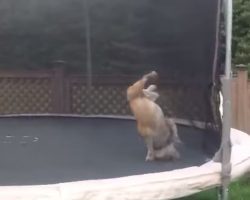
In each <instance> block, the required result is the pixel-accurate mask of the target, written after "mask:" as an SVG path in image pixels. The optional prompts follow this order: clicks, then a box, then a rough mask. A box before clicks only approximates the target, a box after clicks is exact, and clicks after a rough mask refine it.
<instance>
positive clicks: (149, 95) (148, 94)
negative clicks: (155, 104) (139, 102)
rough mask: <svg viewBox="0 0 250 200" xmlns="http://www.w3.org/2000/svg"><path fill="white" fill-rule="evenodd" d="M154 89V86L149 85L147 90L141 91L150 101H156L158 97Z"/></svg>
mask: <svg viewBox="0 0 250 200" xmlns="http://www.w3.org/2000/svg"><path fill="white" fill-rule="evenodd" d="M156 89H157V87H156V85H150V86H148V88H147V89H143V94H144V95H145V97H146V98H148V99H150V100H151V101H156V100H157V99H158V98H159V96H160V95H159V94H158V92H156V91H155V90H156Z"/></svg>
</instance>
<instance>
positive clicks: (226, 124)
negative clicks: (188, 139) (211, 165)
mask: <svg viewBox="0 0 250 200" xmlns="http://www.w3.org/2000/svg"><path fill="white" fill-rule="evenodd" d="M223 3H224V6H223V8H224V15H225V28H226V55H225V72H224V75H223V76H222V79H221V81H222V93H223V122H222V143H221V150H222V152H221V165H222V174H221V183H222V185H221V195H220V197H221V200H228V199H229V197H228V187H229V184H230V177H231V162H230V160H231V140H230V131H231V55H232V54H231V45H232V18H233V2H232V0H224V2H223Z"/></svg>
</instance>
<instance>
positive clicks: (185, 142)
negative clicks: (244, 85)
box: [0, 0, 250, 200]
mask: <svg viewBox="0 0 250 200" xmlns="http://www.w3.org/2000/svg"><path fill="white" fill-rule="evenodd" d="M23 2H24V1H20V0H13V1H9V0H3V1H1V3H0V6H1V13H2V16H1V19H2V20H1V21H0V25H1V27H3V29H2V30H1V34H0V39H1V41H2V43H3V45H1V46H0V55H1V59H0V64H1V66H6V67H7V68H13V67H14V68H17V69H18V70H19V69H21V68H22V67H24V66H26V68H25V70H24V71H21V72H20V71H19V72H18V73H16V72H15V73H14V74H13V73H12V72H10V71H8V70H7V71H3V73H0V84H1V87H0V88H1V90H0V114H1V115H0V199H3V200H5V199H6V200H23V199H25V200H38V199H39V200H112V199H118V200H139V199H140V200H162V199H164V200H165V199H176V198H180V197H184V196H188V195H191V194H194V193H197V192H200V191H203V190H206V189H210V188H215V187H218V188H220V190H219V191H220V193H219V194H220V195H219V196H220V197H221V198H222V199H223V200H227V195H228V190H227V188H228V185H229V184H230V182H231V181H234V180H236V179H237V178H239V177H242V176H244V175H245V174H246V173H248V172H250V136H249V135H247V134H246V133H244V132H241V131H239V130H236V129H230V127H231V118H230V116H231V113H230V110H231V104H230V101H231V100H230V96H231V94H230V80H231V32H232V1H231V0H227V1H222V0H210V1H207V0H187V1H179V0H175V1H167V0H164V1H161V0H159V1H152V0H140V1H126V0H108V1H103V0H91V1H90V0H82V1H71V0H54V1H51V0H44V1H40V0H32V1H29V2H27V1H25V3H23ZM52 63H53V66H52V65H51V64H52ZM54 65H57V66H56V69H54V67H55V66H54ZM45 66H48V68H50V69H46V70H45V69H44V67H45ZM37 67H38V68H41V69H43V70H44V71H42V70H41V71H38V72H36V69H37ZM52 68H53V69H52ZM28 69H32V70H33V71H32V70H28ZM153 70H154V71H156V72H157V73H158V74H159V79H160V81H159V82H158V83H157V86H159V94H160V97H159V102H158V101H157V103H159V104H160V106H161V108H162V109H163V111H164V114H166V113H168V114H169V116H170V115H171V117H172V118H174V120H175V121H176V123H177V126H178V132H179V136H180V139H181V141H182V144H179V145H178V146H177V148H178V150H179V151H180V156H181V157H180V159H179V160H175V161H151V162H146V161H145V155H146V147H145V144H144V142H143V141H142V138H140V137H139V135H138V131H137V129H136V121H135V120H134V119H133V117H132V116H131V112H130V111H129V109H128V102H127V98H126V88H128V86H129V85H130V84H132V83H133V82H134V81H136V80H138V79H139V78H141V76H142V75H143V74H146V73H147V72H149V71H153ZM31 71H32V72H31ZM99 78H100V79H99ZM101 78H103V79H101ZM103 80H104V82H103ZM157 100H158V99H157Z"/></svg>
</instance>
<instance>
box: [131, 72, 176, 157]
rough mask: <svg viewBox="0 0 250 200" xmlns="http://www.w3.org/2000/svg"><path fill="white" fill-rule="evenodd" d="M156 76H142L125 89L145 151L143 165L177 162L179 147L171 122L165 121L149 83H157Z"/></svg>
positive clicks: (157, 95) (165, 118)
mask: <svg viewBox="0 0 250 200" xmlns="http://www.w3.org/2000/svg"><path fill="white" fill-rule="evenodd" d="M157 77H158V74H157V72H155V71H152V72H150V73H148V74H145V75H143V76H142V78H141V79H140V80H138V81H136V82H135V83H134V84H132V85H130V86H129V87H128V88H127V100H128V102H129V106H130V109H131V111H132V113H133V115H134V116H135V119H136V122H137V130H138V132H139V134H140V136H141V137H142V138H143V139H144V141H145V144H146V147H147V155H146V159H145V160H146V161H153V160H163V159H164V160H166V159H167V160H170V159H179V158H180V154H179V152H178V151H177V149H176V146H175V145H176V144H177V143H181V141H180V139H179V136H178V130H177V126H176V124H175V122H174V120H172V119H170V118H168V117H165V116H164V113H163V111H162V109H161V108H160V106H159V105H158V104H157V103H156V100H157V99H158V98H159V94H158V93H157V92H156V89H157V86H156V85H153V84H151V85H149V86H148V87H147V88H146V89H145V85H146V84H147V83H148V81H150V80H153V79H157Z"/></svg>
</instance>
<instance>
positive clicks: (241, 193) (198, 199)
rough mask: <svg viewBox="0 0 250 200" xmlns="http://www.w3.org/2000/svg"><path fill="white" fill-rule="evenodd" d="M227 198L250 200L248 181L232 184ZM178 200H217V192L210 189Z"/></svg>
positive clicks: (231, 199)
mask: <svg viewBox="0 0 250 200" xmlns="http://www.w3.org/2000/svg"><path fill="white" fill-rule="evenodd" d="M229 198H230V200H250V179H244V180H241V181H238V182H235V183H232V184H231V186H230V192H229ZM179 200H217V191H216V190H215V189H212V190H209V191H204V192H201V193H198V194H196V195H193V196H190V197H185V198H181V199H179Z"/></svg>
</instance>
